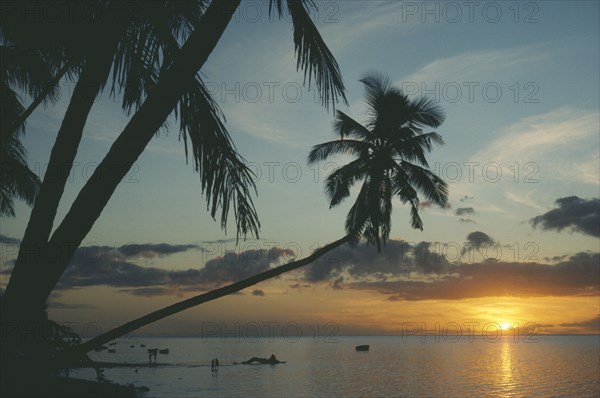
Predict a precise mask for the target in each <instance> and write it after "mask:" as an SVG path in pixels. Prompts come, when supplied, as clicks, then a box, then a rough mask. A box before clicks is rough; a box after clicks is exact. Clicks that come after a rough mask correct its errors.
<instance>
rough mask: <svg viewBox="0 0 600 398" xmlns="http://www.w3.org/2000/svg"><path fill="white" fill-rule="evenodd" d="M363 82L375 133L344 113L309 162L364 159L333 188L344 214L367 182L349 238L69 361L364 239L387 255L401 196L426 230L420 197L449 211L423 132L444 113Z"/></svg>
mask: <svg viewBox="0 0 600 398" xmlns="http://www.w3.org/2000/svg"><path fill="white" fill-rule="evenodd" d="M361 82H363V84H364V85H365V87H366V91H367V93H366V101H367V105H368V107H369V114H370V118H369V120H368V121H367V126H368V127H365V126H362V125H361V124H360V123H358V122H356V121H354V120H353V119H351V118H350V117H349V116H347V115H346V114H344V113H343V112H341V111H338V112H337V116H336V120H335V123H334V128H335V132H336V133H337V134H338V135H339V136H340V139H339V140H336V141H330V142H326V143H324V144H320V145H316V146H315V147H313V149H312V150H311V152H310V154H309V156H308V161H309V163H314V162H317V161H320V160H324V159H327V158H328V157H330V156H332V155H334V154H352V155H355V156H357V159H356V160H354V161H352V162H350V163H348V164H347V165H345V166H342V167H340V168H339V169H337V170H336V171H334V172H333V173H332V174H330V175H329V176H328V177H327V179H326V181H325V191H326V193H327V196H328V198H329V200H330V206H337V205H338V204H339V203H341V201H342V200H343V199H344V198H346V197H348V196H349V195H350V188H351V186H352V185H353V184H354V183H355V182H357V181H359V180H363V181H364V182H363V185H362V188H361V191H360V193H359V194H358V197H357V199H356V202H355V204H354V205H353V206H352V207H351V209H350V212H349V213H348V217H347V218H346V232H347V235H346V236H344V237H342V238H341V239H338V240H336V241H334V242H332V243H329V244H327V245H325V246H323V247H321V248H319V249H317V250H316V251H315V252H313V253H312V254H311V255H310V256H308V257H306V258H303V259H301V260H298V261H294V262H290V263H287V264H284V265H281V266H278V267H275V268H272V269H269V270H267V271H265V272H262V273H260V274H257V275H254V276H252V277H250V278H247V279H244V280H242V281H239V282H236V283H233V284H230V285H227V286H224V287H221V288H218V289H215V290H212V291H210V292H208V293H204V294H200V295H197V296H194V297H191V298H189V299H186V300H183V301H180V302H178V303H175V304H172V305H169V306H167V307H165V308H162V309H160V310H158V311H155V312H152V313H150V314H147V315H145V316H143V317H141V318H138V319H135V320H133V321H130V322H128V323H126V324H124V325H122V326H119V327H117V328H115V329H113V330H110V331H109V332H107V333H104V334H101V335H99V336H97V337H95V338H93V339H91V340H89V341H87V342H85V343H83V344H82V345H80V346H78V347H75V348H74V349H73V350H72V351H71V352H69V354H68V355H70V356H72V357H79V356H81V355H83V354H85V353H86V352H88V351H90V350H92V349H93V348H95V347H98V346H100V345H102V344H105V343H107V342H109V341H111V340H113V339H116V338H118V337H120V336H123V335H125V334H127V333H130V332H132V331H134V330H136V329H139V328H141V327H143V326H145V325H148V324H150V323H152V322H155V321H158V320H160V319H163V318H165V317H167V316H170V315H173V314H176V313H178V312H181V311H183V310H185V309H188V308H191V307H194V306H197V305H199V304H202V303H206V302H208V301H212V300H215V299H217V298H220V297H223V296H226V295H229V294H233V293H236V292H239V291H240V290H243V289H246V288H248V287H250V286H253V285H255V284H257V283H259V282H262V281H265V280H267V279H271V278H274V277H276V276H279V275H281V274H284V273H286V272H289V271H292V270H295V269H298V268H300V267H302V266H305V265H308V264H311V263H313V262H315V261H316V260H317V259H318V258H319V257H321V256H323V255H324V254H326V253H328V252H330V251H331V250H333V249H335V248H336V247H339V246H341V245H343V244H345V243H349V244H351V245H355V244H357V243H358V241H359V240H360V239H361V237H364V238H365V239H366V241H367V243H370V244H377V245H378V249H379V250H380V249H381V247H380V244H379V242H380V240H383V241H384V242H385V240H387V238H388V237H389V233H390V229H391V212H392V196H393V195H397V196H398V197H399V198H400V200H401V201H402V202H404V203H406V202H409V203H410V205H411V225H412V226H413V228H419V229H422V228H423V223H422V222H421V219H420V218H419V215H418V206H419V198H418V192H422V193H423V196H424V197H425V198H426V199H428V200H431V201H432V202H434V203H436V204H437V205H440V206H445V205H446V203H447V200H448V185H447V183H446V182H444V181H443V180H442V179H441V178H439V177H438V176H437V175H435V174H434V173H433V172H431V171H429V170H428V169H427V167H428V164H427V159H426V157H425V155H426V153H428V152H430V151H431V150H432V149H433V144H438V145H441V144H443V140H442V138H441V136H440V135H439V134H437V133H423V132H422V127H426V126H430V127H437V126H439V125H440V124H441V123H442V121H443V119H444V116H443V113H442V110H441V109H440V108H439V107H438V106H437V105H436V104H435V103H433V102H432V101H430V100H429V99H426V98H422V99H419V100H412V101H411V100H409V99H408V98H407V96H406V95H404V94H403V93H402V91H400V90H399V89H397V88H395V87H392V86H390V84H389V81H388V79H387V78H386V77H384V76H383V75H378V74H371V75H368V76H366V77H365V78H364V79H362V80H361ZM345 137H353V138H355V139H352V140H350V139H346V138H345ZM415 163H417V164H415ZM422 166H424V167H422Z"/></svg>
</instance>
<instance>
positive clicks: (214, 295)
mask: <svg viewBox="0 0 600 398" xmlns="http://www.w3.org/2000/svg"><path fill="white" fill-rule="evenodd" d="M350 238H351V237H350V236H349V235H347V236H344V237H343V238H341V239H338V240H336V241H335V242H332V243H329V244H328V245H325V246H323V247H322V248H320V249H317V250H315V251H314V252H313V253H312V254H311V255H310V256H308V257H305V258H303V259H301V260H298V261H294V262H291V263H288V264H284V265H281V266H279V267H276V268H272V269H270V270H268V271H265V272H261V273H260V274H257V275H254V276H252V277H250V278H247V279H244V280H243V281H239V282H236V283H232V284H231V285H227V286H223V287H221V288H218V289H215V290H212V291H210V292H208V293H204V294H200V295H198V296H194V297H191V298H189V299H186V300H183V301H180V302H178V303H175V304H172V305H169V306H167V307H164V308H162V309H160V310H158V311H154V312H152V313H150V314H148V315H145V316H143V317H141V318H138V319H135V320H133V321H131V322H127V323H126V324H124V325H122V326H119V327H117V328H114V329H112V330H110V331H108V332H106V333H103V334H101V335H100V336H97V337H95V338H93V339H91V340H89V341H87V342H85V343H83V344H81V345H79V346H77V347H75V348H74V349H73V351H71V352H69V353H68V354H67V355H68V357H65V358H64V359H71V360H73V359H77V358H79V357H81V356H82V355H84V354H85V353H87V352H88V351H90V350H92V349H94V348H96V347H99V346H101V345H102V344H105V343H108V342H109V341H111V340H114V339H116V338H118V337H121V336H124V335H126V334H127V333H131V332H133V331H134V330H136V329H139V328H141V327H143V326H146V325H148V324H150V323H152V322H156V321H159V320H161V319H163V318H166V317H168V316H171V315H174V314H177V313H178V312H181V311H183V310H186V309H188V308H192V307H195V306H197V305H200V304H203V303H206V302H208V301H212V300H216V299H218V298H220V297H223V296H227V295H229V294H233V293H236V292H239V291H240V290H243V289H246V288H248V287H250V286H253V285H256V284H257V283H259V282H263V281H265V280H267V279H271V278H275V277H277V276H279V275H281V274H283V273H286V272H289V271H293V270H295V269H298V268H300V267H302V266H305V265H308V264H310V263H313V262H314V261H316V260H317V259H318V258H319V257H321V256H323V255H324V254H326V253H328V252H330V251H331V250H333V249H335V248H337V247H339V246H341V245H343V244H344V243H347V242H348V241H349V240H350Z"/></svg>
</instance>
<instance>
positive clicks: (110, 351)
mask: <svg viewBox="0 0 600 398" xmlns="http://www.w3.org/2000/svg"><path fill="white" fill-rule="evenodd" d="M115 352H117V350H115V349H114V348H111V349H109V350H108V353H109V354H114V353H115Z"/></svg>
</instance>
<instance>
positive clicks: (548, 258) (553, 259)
mask: <svg viewBox="0 0 600 398" xmlns="http://www.w3.org/2000/svg"><path fill="white" fill-rule="evenodd" d="M568 257H569V256H568V255H566V254H563V255H562V256H553V257H544V260H545V261H549V262H557V261H562V260H564V259H565V258H568Z"/></svg>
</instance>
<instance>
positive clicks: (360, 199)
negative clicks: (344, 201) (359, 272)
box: [346, 184, 369, 246]
mask: <svg viewBox="0 0 600 398" xmlns="http://www.w3.org/2000/svg"><path fill="white" fill-rule="evenodd" d="M367 193H368V185H367V184H363V186H362V188H361V190H360V192H359V194H358V196H357V198H356V201H355V202H354V204H353V205H352V207H351V208H350V211H349V212H348V215H347V216H346V234H347V235H348V236H350V240H349V243H350V245H351V246H355V245H356V244H358V242H360V239H361V238H362V236H363V232H364V230H365V225H366V224H367V220H368V219H369V209H368V206H367Z"/></svg>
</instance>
